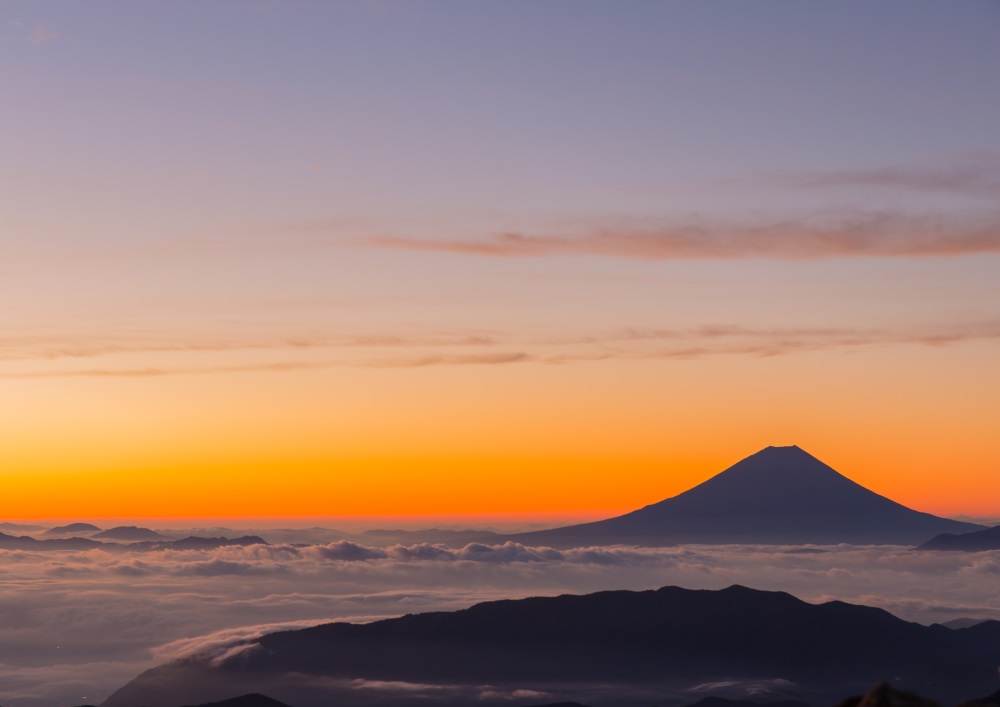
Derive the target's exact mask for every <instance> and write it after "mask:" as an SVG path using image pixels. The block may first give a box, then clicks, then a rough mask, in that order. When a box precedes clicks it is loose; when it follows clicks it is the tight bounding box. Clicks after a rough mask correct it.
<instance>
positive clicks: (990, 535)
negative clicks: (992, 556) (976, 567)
mask: <svg viewBox="0 0 1000 707" xmlns="http://www.w3.org/2000/svg"><path fill="white" fill-rule="evenodd" d="M917 549H918V550H960V551H964V552H980V551H982V550H1000V525H998V526H995V527H993V528H986V529H985V530H979V531H976V532H972V533H962V534H960V535H955V534H953V533H942V534H941V535H938V536H935V537H933V538H931V539H930V540H928V541H927V542H925V543H924V544H923V545H921V546H920V547H918V548H917Z"/></svg>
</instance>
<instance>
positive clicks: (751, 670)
mask: <svg viewBox="0 0 1000 707" xmlns="http://www.w3.org/2000/svg"><path fill="white" fill-rule="evenodd" d="M997 665H1000V622H997V621H986V622H983V623H981V624H978V625H976V626H973V627H971V628H965V629H957V630H953V629H948V628H945V627H944V626H939V625H934V626H922V625H920V624H915V623H909V622H906V621H903V620H902V619H899V618H896V617H895V616H893V615H891V614H889V613H887V612H885V611H883V610H881V609H875V608H871V607H866V606H858V605H852V604H846V603H843V602H837V601H833V602H827V603H824V604H808V603H806V602H803V601H800V600H799V599H796V598H795V597H793V596H791V595H789V594H785V593H783V592H765V591H757V590H753V589H747V588H745V587H740V586H732V587H729V588H728V589H724V590H719V591H707V590H688V589H681V588H678V587H664V588H662V589H659V590H656V591H644V592H629V591H614V592H599V593H596V594H589V595H582V596H579V595H563V596H558V597H549V598H539V597H536V598H531V599H521V600H516V601H494V602H487V603H483V604H477V605H475V606H473V607H471V608H469V609H466V610H463V611H454V612H436V613H426V614H416V615H407V616H403V617H400V618H396V619H388V620H383V621H377V622H374V623H370V624H347V623H334V624H325V625H322V626H317V627H313V628H307V629H302V630H297V631H284V632H279V633H273V634H270V635H266V636H263V637H261V638H258V639H254V640H248V641H245V642H243V643H239V644H235V645H233V646H232V647H229V648H227V649H225V650H224V651H217V652H215V653H212V654H206V655H204V656H200V657H195V658H188V659H184V660H180V661H176V662H172V663H168V664H166V665H163V666H160V667H158V668H154V669H152V670H149V671H146V672H145V673H143V674H142V675H140V676H139V677H138V678H136V679H135V680H133V681H132V682H131V683H129V684H128V685H126V686H125V687H123V688H121V689H120V690H118V691H117V692H115V693H114V694H113V695H112V696H111V697H110V698H108V700H107V701H105V702H104V703H103V707H137V706H138V705H146V706H147V707H176V706H177V705H183V704H192V703H197V702H204V701H206V700H212V699H221V698H224V697H228V696H231V695H234V694H241V693H245V692H247V691H248V690H252V691H255V692H260V693H265V694H268V695H272V696H274V698H275V699H278V700H280V701H282V702H285V703H288V704H294V705H296V706H297V707H327V706H328V705H334V704H345V705H353V706H355V707H357V706H362V705H374V704H378V705H382V706H391V707H413V706H415V705H426V704H434V705H436V706H441V705H459V704H464V705H468V704H479V705H484V706H488V705H494V704H511V699H513V698H516V697H517V696H518V695H520V696H521V698H522V699H520V700H519V703H520V704H530V702H526V701H525V699H526V698H530V696H535V699H534V703H535V704H542V703H543V701H542V700H539V699H537V697H538V696H540V695H541V696H548V697H549V698H550V699H549V700H547V701H548V702H557V701H576V702H583V703H587V704H616V705H632V704H634V705H644V706H645V707H649V705H651V704H658V703H673V704H690V703H691V702H693V701H694V700H693V699H691V696H692V695H697V694H700V695H701V696H710V695H711V689H709V688H711V686H712V685H721V684H724V685H733V684H737V683H739V682H740V681H761V680H768V681H772V682H774V683H776V684H781V685H784V686H790V689H791V688H794V691H795V692H796V694H798V695H800V696H801V697H800V698H795V699H801V700H803V701H806V702H810V703H814V704H815V703H823V702H826V703H827V704H830V703H832V702H833V701H834V700H835V699H838V698H841V697H843V695H844V694H851V693H862V692H864V691H866V690H867V689H868V687H870V686H871V685H872V684H875V683H877V682H880V681H886V680H888V681H892V684H893V685H894V686H897V687H904V688H907V689H912V690H917V691H919V692H920V693H921V694H924V695H926V696H928V697H930V698H933V699H937V700H942V701H948V702H954V701H957V700H958V699H961V698H967V697H971V696H976V695H982V694H988V693H990V692H993V691H995V690H996V689H997V687H998V686H1000V682H998V676H997ZM706 686H708V687H707V688H706ZM685 695H686V696H687V699H685ZM602 696H603V699H602ZM553 698H554V699H553Z"/></svg>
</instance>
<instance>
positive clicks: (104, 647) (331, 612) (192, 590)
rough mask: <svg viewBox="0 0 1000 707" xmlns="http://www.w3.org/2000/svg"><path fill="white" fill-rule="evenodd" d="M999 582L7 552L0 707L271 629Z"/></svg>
mask: <svg viewBox="0 0 1000 707" xmlns="http://www.w3.org/2000/svg"><path fill="white" fill-rule="evenodd" d="M998 576H1000V552H981V553H971V554H965V553H926V552H916V551H913V550H910V549H909V548H904V547H893V546H886V547H875V546H872V547H854V546H846V545H843V546H830V547H805V548H789V547H779V546H685V547H674V548H632V547H609V548H601V547H592V548H576V549H572V550H557V549H554V548H549V547H531V546H525V545H522V544H519V543H513V542H507V543H502V544H496V545H490V544H484V543H471V544H468V545H465V546H464V547H461V548H449V547H446V546H444V545H439V544H435V543H406V544H397V545H390V546H387V547H376V546H369V545H366V544H364V543H363V542H357V541H350V540H339V541H336V542H330V543H323V544H319V545H309V546H297V545H293V544H285V543H281V544H273V545H253V546H245V547H244V546H228V547H222V548H218V549H216V550H211V551H194V550H167V551H163V552H156V553H135V554H129V553H114V554H112V553H107V552H104V551H102V550H88V551H85V552H27V551H0V579H2V582H0V614H2V615H3V616H4V617H5V626H4V631H3V632H2V635H0V663H3V664H4V669H3V672H2V673H0V704H2V705H4V707H42V706H43V705H45V706H50V707H54V706H55V705H56V704H59V703H60V702H66V703H70V704H73V703H80V702H81V701H83V700H82V699H81V698H82V697H83V696H87V697H88V701H95V702H96V701H99V700H101V699H103V698H104V697H106V696H107V695H108V693H109V692H110V691H111V690H113V689H115V688H117V687H119V686H120V685H121V684H122V683H124V682H125V681H127V680H128V679H129V678H131V677H133V676H134V675H136V674H138V673H139V672H140V671H141V670H143V669H145V668H148V667H150V666H152V665H155V664H157V663H158V662H162V661H164V660H167V659H171V658H176V657H181V656H189V655H195V654H203V655H206V656H208V657H209V658H210V659H218V657H219V656H222V655H226V654H227V652H228V651H232V650H244V648H241V647H240V646H241V644H242V642H243V641H246V640H250V639H253V638H254V637H256V636H258V635H260V634H261V633H262V632H265V631H271V630H279V629H285V628H295V627H299V626H307V625H312V624H316V623H322V622H326V621H331V620H349V621H370V620H374V619H377V618H380V617H387V616H398V615H401V614H405V613H414V612H421V611H430V610H448V609H458V608H463V607H466V606H469V605H471V604H473V603H476V602H478V601H484V600H490V599H499V598H509V597H520V596H527V595H538V594H544V595H554V594H561V593H567V592H569V593H583V592H590V591H598V590H603V589H651V588H655V587H659V586H663V585H668V584H673V585H679V586H683V587H689V588H707V589H718V588H723V587H726V586H729V585H731V584H743V585H746V586H750V587H756V588H760V589H773V590H783V591H788V592H790V593H792V594H794V595H796V596H799V597H800V598H803V599H805V600H808V601H825V600H829V599H841V600H845V601H851V602H857V603H864V604H869V605H873V606H880V607H883V608H885V609H888V610H889V611H891V612H893V613H895V614H897V615H898V616H901V617H903V618H906V619H909V620H915V621H920V622H924V623H931V622H935V621H945V620H948V619H954V618H959V617H973V618H997V619H1000V599H998V597H997V595H996V591H995V588H996V580H997V577H998Z"/></svg>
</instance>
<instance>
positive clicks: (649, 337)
mask: <svg viewBox="0 0 1000 707" xmlns="http://www.w3.org/2000/svg"><path fill="white" fill-rule="evenodd" d="M508 338H510V339H512V341H509V342H508V341H503V340H501V339H497V338H484V337H476V336H469V337H461V336H460V337H458V338H456V339H454V340H450V341H449V343H448V344H444V345H445V346H447V345H458V346H467V345H473V346H476V347H483V348H484V349H489V348H491V347H494V348H495V347H500V346H503V347H511V346H517V347H518V348H517V349H516V350H511V349H510V348H506V349H505V350H484V351H480V352H477V353H472V354H465V353H451V352H449V351H448V350H447V348H444V349H438V350H430V351H424V352H421V353H417V354H413V355H408V356H384V355H381V353H377V351H378V350H380V349H382V348H383V347H390V348H396V347H401V348H408V347H419V346H420V344H419V343H418V342H425V343H424V345H423V347H424V348H428V349H433V348H434V347H432V346H430V345H429V343H428V342H430V341H433V339H432V338H429V339H421V338H420V337H416V338H414V339H412V340H401V341H399V342H396V343H392V342H390V343H384V340H383V339H382V338H379V337H372V338H370V339H367V341H369V342H370V343H369V344H368V345H367V348H369V349H370V350H369V351H365V352H364V353H363V354H361V355H358V356H356V357H353V358H337V359H303V360H281V361H264V362H254V363H233V364H227V363H220V364H218V365H214V366H169V365H158V366H141V367H117V368H116V367H106V368H73V369H58V368H55V369H49V370H30V371H4V372H0V379H11V380H17V379H24V380H30V379H44V378H159V377H166V376H184V375H211V374H225V373H287V372H295V371H308V370H321V369H329V368H373V369H380V368H381V369H394V368H395V369H407V368H428V367H435V366H495V365H510V364H527V363H535V364H553V365H558V364H572V363H587V362H599V361H611V360H664V361H670V360H690V359H697V358H704V357H710V356H751V357H758V358H763V357H772V356H786V355H792V354H796V353H807V352H817V351H835V350H845V351H846V350H858V349H863V348H874V347H887V346H936V347H940V346H949V345H958V344H963V343H971V342H984V341H997V340H1000V322H994V321H986V322H977V323H972V324H968V325H964V326H958V325H947V326H939V327H928V328H926V329H915V330H909V331H907V330H891V329H851V328H836V327H788V328H782V327H772V328H754V327H745V326H738V325H706V326H702V327H694V328H687V329H668V328H638V327H636V328H626V329H622V330H619V331H611V332H603V333H598V334H594V335H584V336H578V337H562V338H551V339H534V340H523V341H520V342H518V341H516V339H517V337H514V336H511V335H508ZM352 341H353V343H352V344H350V347H352V348H355V349H358V350H359V351H360V350H363V349H365V348H366V344H364V343H361V342H362V341H363V340H362V339H354V340H352ZM281 346H282V344H280V343H277V344H275V345H274V348H280V347H281ZM125 348H127V347H125ZM259 348H269V347H267V346H263V345H262V346H260V347H259ZM292 348H303V349H308V348H312V346H302V347H297V346H295V345H293V346H292ZM239 349H240V347H233V349H232V350H239ZM131 350H132V351H133V352H142V351H145V352H147V353H162V352H164V351H194V350H209V349H208V347H201V346H200V345H199V344H197V343H192V344H190V345H184V344H178V346H177V348H176V349H164V348H151V349H142V347H141V346H140V345H136V347H135V348H134V349H131ZM212 350H216V349H212ZM217 350H218V351H223V352H224V351H227V350H229V349H225V348H221V347H220V348H219V349H217ZM94 355H97V354H94Z"/></svg>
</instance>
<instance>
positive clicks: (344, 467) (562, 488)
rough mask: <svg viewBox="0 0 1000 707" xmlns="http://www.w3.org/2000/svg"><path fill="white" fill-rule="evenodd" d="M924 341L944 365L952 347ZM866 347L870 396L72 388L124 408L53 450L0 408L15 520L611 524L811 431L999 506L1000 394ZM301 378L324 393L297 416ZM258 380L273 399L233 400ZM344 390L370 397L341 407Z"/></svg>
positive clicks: (899, 487) (296, 378)
mask: <svg viewBox="0 0 1000 707" xmlns="http://www.w3.org/2000/svg"><path fill="white" fill-rule="evenodd" d="M919 353H921V354H922V355H923V356H925V357H930V359H931V360H930V361H929V362H928V363H930V364H933V362H934V361H933V359H934V358H935V357H942V356H944V355H945V354H949V355H953V354H954V352H949V351H948V350H938V349H927V350H926V351H922V352H919ZM867 357H868V360H867V361H866V362H865V366H866V367H867V368H868V372H869V375H870V377H871V378H870V383H869V385H868V386H867V389H866V390H865V391H863V392H859V390H858V389H857V388H852V389H848V388H845V387H844V386H843V385H842V384H841V379H840V377H839V376H832V375H831V376H827V377H823V376H817V375H816V371H817V370H822V369H823V367H824V366H825V365H827V364H831V363H836V361H835V360H831V359H833V358H834V357H833V356H831V355H827V354H812V355H806V356H800V357H784V358H774V359H763V360H761V359H751V360H748V361H746V362H741V361H727V362H725V363H724V364H723V362H721V361H719V360H718V359H714V360H704V361H695V362H680V363H676V364H670V367H665V365H664V364H661V363H659V362H631V363H629V364H628V365H627V366H626V365H617V366H616V365H615V364H603V363H595V364H584V365H577V366H565V367H562V366H559V367H547V368H546V367H543V366H533V365H524V366H500V367H487V368H476V367H467V368H462V369H446V368H438V369H421V370H419V371H417V372H416V373H414V372H407V374H406V375H404V374H403V373H402V372H392V373H393V375H392V376H391V377H392V378H394V380H392V381H391V384H387V383H386V377H385V372H381V371H380V372H367V371H362V372H360V373H359V372H357V371H351V372H349V374H345V373H342V372H337V371H333V372H322V374H316V373H309V374H298V373H292V374H271V375H264V376H260V377H258V378H248V377H244V378H243V379H242V380H237V378H239V377H237V376H228V377H227V376H219V377H207V376H206V377H201V378H198V377H193V376H192V377H190V378H175V379H171V380H169V381H164V380H154V381H139V382H137V381H125V382H121V381H112V382H108V381H104V380H98V381H93V380H81V381H74V382H73V385H74V386H75V387H76V388H77V393H76V396H75V399H77V400H97V399H99V398H100V396H101V393H100V392H99V391H103V396H104V397H103V399H104V400H105V401H107V400H108V399H109V398H108V397H107V392H108V390H109V389H111V390H113V391H115V392H116V393H117V396H116V400H115V404H113V405H109V404H107V403H105V405H103V406H102V405H94V406H93V408H92V409H91V410H90V411H89V414H88V415H85V416H83V417H81V418H76V417H75V416H74V415H73V414H71V413H74V412H75V411H66V421H65V422H64V423H62V424H61V425H60V431H59V435H57V437H58V438H59V439H60V443H59V444H58V445H56V444H45V442H44V439H43V438H42V436H41V435H40V434H39V431H40V430H41V429H44V427H45V425H46V424H47V425H49V429H52V428H53V427H54V426H56V425H59V423H60V420H59V415H53V414H51V411H50V410H48V409H45V408H44V407H42V408H39V409H37V410H35V411H31V410H30V408H29V406H27V405H25V406H22V407H20V408H19V410H18V412H19V414H18V415H17V416H10V417H9V418H8V419H6V420H3V422H4V424H5V429H7V430H8V431H11V430H15V431H17V429H18V427H20V430H21V432H22V434H20V435H17V436H14V435H11V437H10V439H8V440H7V441H6V444H5V445H4V448H3V452H2V454H3V455H4V467H5V468H6V469H7V470H8V471H6V472H5V473H4V489H5V491H4V500H3V502H2V505H3V510H2V514H3V516H4V517H5V518H7V519H18V518H39V517H46V518H78V517H87V518H100V517H130V518H138V517H191V518H194V517H226V516H239V517H248V516H262V517H269V516H286V517H295V516H300V517H308V516H316V517H330V516H382V517H385V516H397V517H401V518H402V517H407V516H424V517H432V516H433V517H439V516H440V517H446V516H449V515H462V516H466V517H470V516H478V515H484V514H485V515H488V514H501V515H503V514H507V515H518V514H529V515H533V516H536V517H544V516H552V517H558V516H560V515H567V514H569V515H572V514H582V515H584V516H588V517H597V516H599V515H600V514H601V513H605V512H606V513H608V514H614V513H616V512H624V511H628V510H631V509H635V508H638V507H641V506H643V505H647V504H649V503H653V502H656V501H659V500H661V499H663V498H668V497H670V496H674V495H676V494H678V493H681V492H683V491H685V490H686V489H688V488H690V487H692V486H694V485H696V484H698V483H700V482H702V481H704V480H706V479H707V478H709V477H711V476H713V475H714V474H716V473H719V472H720V471H722V470H723V469H725V468H727V467H728V466H730V465H732V464H734V463H735V462H737V461H739V460H740V459H742V458H743V457H745V456H747V455H749V454H752V453H754V452H756V451H758V450H759V449H761V448H763V447H765V446H768V445H770V444H775V445H784V444H797V445H798V446H800V447H802V448H803V449H805V450H806V451H808V452H810V453H811V454H813V455H814V456H816V457H818V458H819V459H820V460H822V461H824V462H825V463H827V464H829V465H830V466H832V467H833V468H835V469H837V470H838V471H840V472H841V473H842V474H844V475H845V476H848V477H849V478H851V479H853V480H855V481H857V482H858V483H860V484H862V485H864V486H866V487H868V488H870V489H871V490H873V491H876V492H877V493H880V494H882V495H885V496H888V497H890V498H892V499H893V500H896V501H898V502H900V503H903V504H905V505H907V506H910V507H912V508H916V509H918V510H922V511H928V512H932V513H937V514H943V515H956V514H966V515H970V516H983V517H991V516H997V515H1000V474H997V473H996V469H997V459H998V457H997V451H996V450H995V449H994V448H993V446H992V445H991V444H990V442H989V440H990V430H989V427H990V424H989V420H990V419H991V418H990V417H989V414H988V412H989V411H988V408H989V406H990V405H991V404H992V403H991V402H990V401H992V400H995V399H997V397H996V396H998V395H1000V390H995V391H992V392H990V391H986V390H980V391H978V392H977V395H976V396H969V395H968V394H967V392H966V389H965V388H963V387H960V386H957V385H955V383H956V381H955V378H958V377H961V376H962V375H964V373H963V369H962V368H960V367H953V368H950V369H945V373H946V375H945V374H943V375H939V376H938V379H937V380H928V381H925V383H924V385H923V386H921V387H914V386H912V385H910V376H909V374H908V373H907V372H906V371H905V370H900V367H899V365H898V363H897V362H895V361H894V360H893V359H892V357H888V356H885V355H878V354H868V355H867ZM810 359H811V360H810ZM751 367H752V368H753V371H754V372H755V373H754V374H751V373H750V371H749V369H750V368H751ZM678 369H680V370H678ZM741 369H747V370H741ZM830 370H832V369H830ZM543 373H544V376H542V375H541V374H543ZM695 373H697V376H695V375H693V374H695ZM678 374H683V375H678ZM777 381H780V382H781V386H782V387H780V388H779V387H778V386H777ZM251 383H252V386H251ZM234 384H236V385H235V387H234ZM62 385H66V383H62ZM471 385H475V390H476V395H475V398H476V402H475V404H473V403H471V402H469V401H470V396H469V394H468V390H469V386H471ZM306 387H308V388H310V389H311V390H312V391H313V395H312V399H309V398H306V399H305V400H306V401H305V403H304V404H300V405H299V406H298V408H296V404H295V400H300V399H301V398H300V396H302V395H303V389H304V388H306ZM251 388H252V391H253V393H254V395H256V396H257V398H256V399H257V403H258V404H257V405H256V406H248V405H244V404H242V403H241V402H240V401H239V400H235V401H234V400H233V397H232V396H234V395H241V396H243V397H246V396H248V395H249V394H250V393H249V391H250V390H251ZM194 389H197V390H194ZM331 391H336V392H338V393H339V394H340V395H341V396H344V397H350V398H351V399H352V400H354V401H356V404H351V405H344V406H341V405H340V404H339V400H343V397H342V398H340V399H339V400H338V399H337V398H334V399H333V400H332V401H330V400H326V401H324V397H325V396H326V395H328V394H329V393H330V392H331ZM33 392H37V390H33ZM139 395H142V396H143V397H142V400H143V404H142V405H139V404H137V402H136V397H134V396H139ZM193 399H196V400H198V401H199V405H198V406H197V407H195V408H192V409H190V410H188V409H186V408H185V407H184V402H185V401H186V400H193ZM811 400H823V401H825V404H824V405H822V406H818V405H815V404H813V405H808V401H811ZM762 404H763V405H765V406H766V408H765V410H764V411H763V412H762V411H761V405H762ZM958 409H964V414H963V415H961V416H959V415H955V414H954V413H952V414H950V415H947V416H942V415H941V414H939V411H940V410H952V411H955V410H958ZM626 411H627V412H626ZM32 414H34V415H35V416H36V417H35V419H33V418H32ZM32 428H33V429H34V430H35V434H36V435H38V436H37V437H36V438H34V439H33V438H32V436H31V434H30V432H31V430H32ZM570 450H571V451H572V454H569V453H568V452H569V451H570ZM11 470H16V471H11Z"/></svg>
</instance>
